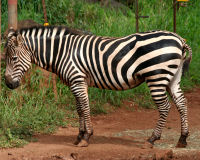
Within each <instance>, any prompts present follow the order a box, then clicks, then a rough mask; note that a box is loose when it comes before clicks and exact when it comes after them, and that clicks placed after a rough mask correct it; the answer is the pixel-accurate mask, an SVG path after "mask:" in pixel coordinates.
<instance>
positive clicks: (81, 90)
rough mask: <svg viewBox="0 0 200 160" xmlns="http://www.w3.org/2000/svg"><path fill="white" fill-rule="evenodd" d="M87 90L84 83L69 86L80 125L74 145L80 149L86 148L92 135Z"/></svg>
mask: <svg viewBox="0 0 200 160" xmlns="http://www.w3.org/2000/svg"><path fill="white" fill-rule="evenodd" d="M87 89H88V87H87V85H86V84H85V83H79V84H74V85H72V86H71V91H72V93H73V94H74V96H75V98H76V101H77V103H76V104H77V112H78V115H79V123H80V127H79V134H78V136H77V140H76V142H75V143H74V144H76V145H77V146H80V147H87V146H88V145H89V138H90V136H91V135H93V128H92V124H91V119H90V108H89V99H88V91H87Z"/></svg>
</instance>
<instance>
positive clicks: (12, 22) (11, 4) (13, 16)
mask: <svg viewBox="0 0 200 160" xmlns="http://www.w3.org/2000/svg"><path fill="white" fill-rule="evenodd" d="M10 27H13V29H17V0H8V28H10Z"/></svg>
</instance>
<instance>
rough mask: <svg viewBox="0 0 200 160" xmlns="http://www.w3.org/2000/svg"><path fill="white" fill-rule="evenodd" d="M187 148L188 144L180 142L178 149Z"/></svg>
mask: <svg viewBox="0 0 200 160" xmlns="http://www.w3.org/2000/svg"><path fill="white" fill-rule="evenodd" d="M185 147H187V143H185V144H183V143H180V142H178V143H177V145H176V148H185Z"/></svg>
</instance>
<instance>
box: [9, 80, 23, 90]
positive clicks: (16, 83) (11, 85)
mask: <svg viewBox="0 0 200 160" xmlns="http://www.w3.org/2000/svg"><path fill="white" fill-rule="evenodd" d="M6 85H7V87H8V88H10V89H16V88H17V87H19V85H20V83H19V81H15V82H12V83H9V82H8V81H6Z"/></svg>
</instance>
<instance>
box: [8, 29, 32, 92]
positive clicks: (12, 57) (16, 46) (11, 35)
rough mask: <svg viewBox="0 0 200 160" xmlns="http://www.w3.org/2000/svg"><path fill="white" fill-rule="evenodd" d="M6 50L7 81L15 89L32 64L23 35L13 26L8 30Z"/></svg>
mask: <svg viewBox="0 0 200 160" xmlns="http://www.w3.org/2000/svg"><path fill="white" fill-rule="evenodd" d="M5 50H6V72H5V83H6V85H7V86H8V87H9V88H10V89H15V88H17V87H18V86H19V85H20V81H21V78H22V77H23V75H24V73H25V72H26V71H27V70H28V69H29V68H30V66H31V56H30V55H31V54H30V51H28V49H27V47H26V46H25V43H24V39H23V37H22V35H21V34H20V33H19V32H17V31H15V30H13V29H12V28H11V29H10V30H9V31H8V37H7V42H6V45H5Z"/></svg>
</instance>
